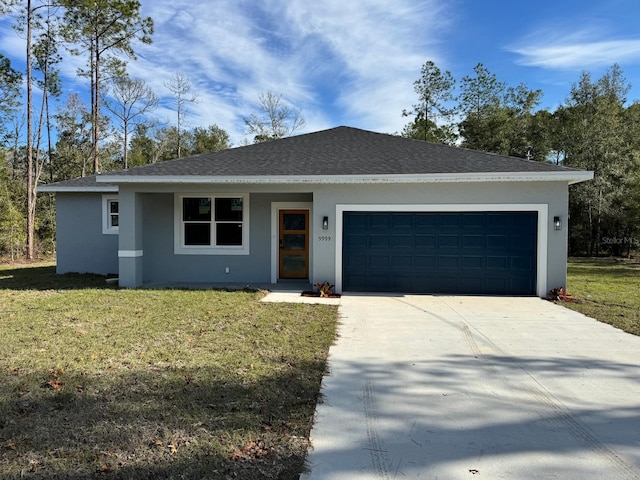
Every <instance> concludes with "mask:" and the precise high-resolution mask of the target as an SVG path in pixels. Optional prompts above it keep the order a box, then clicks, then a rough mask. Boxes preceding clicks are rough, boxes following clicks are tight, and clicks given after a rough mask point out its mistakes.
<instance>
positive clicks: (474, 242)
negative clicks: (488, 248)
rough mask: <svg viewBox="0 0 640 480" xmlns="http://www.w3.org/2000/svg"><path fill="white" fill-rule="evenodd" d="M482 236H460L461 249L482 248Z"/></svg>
mask: <svg viewBox="0 0 640 480" xmlns="http://www.w3.org/2000/svg"><path fill="white" fill-rule="evenodd" d="M484 239H485V237H484V235H462V248H465V249H467V248H483V247H484Z"/></svg>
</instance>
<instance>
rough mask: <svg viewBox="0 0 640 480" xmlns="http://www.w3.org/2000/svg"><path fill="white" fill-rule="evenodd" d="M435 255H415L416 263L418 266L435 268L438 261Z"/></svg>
mask: <svg viewBox="0 0 640 480" xmlns="http://www.w3.org/2000/svg"><path fill="white" fill-rule="evenodd" d="M437 260H438V259H437V257H436V256H435V255H416V256H415V257H414V265H415V267H416V268H431V269H435V268H436V266H437V264H438V261H437Z"/></svg>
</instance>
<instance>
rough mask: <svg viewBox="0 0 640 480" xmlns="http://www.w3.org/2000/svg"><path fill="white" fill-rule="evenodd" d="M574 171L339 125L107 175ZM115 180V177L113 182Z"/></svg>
mask: <svg viewBox="0 0 640 480" xmlns="http://www.w3.org/2000/svg"><path fill="white" fill-rule="evenodd" d="M563 171H564V172H572V171H575V170H573V169H570V168H566V167H560V166H557V165H553V164H551V163H543V162H535V161H530V160H525V159H522V158H516V157H508V156H503V155H496V154H493V153H486V152H480V151H476V150H467V149H464V148H458V147H450V146H447V145H441V144H436V143H428V142H424V141H419V140H412V139H407V138H403V137H398V136H393V135H386V134H381V133H375V132H370V131H366V130H360V129H357V128H352V127H336V128H332V129H330V130H323V131H320V132H315V133H309V134H305V135H298V136H294V137H288V138H283V139H280V140H275V141H272V142H266V143H259V144H255V145H248V146H244V147H238V148H232V149H229V150H223V151H220V152H212V153H204V154H200V155H193V156H190V157H183V158H180V159H176V160H169V161H167V162H161V163H156V164H153V165H144V166H141V167H134V168H130V169H127V170H120V171H116V172H108V173H105V176H109V177H112V178H113V177H126V176H141V177H142V176H168V177H180V176H206V177H234V176H240V177H252V176H293V175H295V176H316V175H317V176H326V175H399V174H400V175H401V174H406V175H419V174H446V173H448V174H451V173H499V172H518V173H529V172H530V173H537V172H563ZM113 180H114V181H115V182H117V178H113Z"/></svg>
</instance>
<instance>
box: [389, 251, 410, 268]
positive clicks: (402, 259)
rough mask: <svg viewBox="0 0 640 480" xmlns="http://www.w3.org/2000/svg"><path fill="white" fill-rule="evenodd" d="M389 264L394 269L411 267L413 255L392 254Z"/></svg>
mask: <svg viewBox="0 0 640 480" xmlns="http://www.w3.org/2000/svg"><path fill="white" fill-rule="evenodd" d="M391 266H392V267H393V268H394V269H395V270H400V269H405V268H413V256H411V255H393V256H392V257H391Z"/></svg>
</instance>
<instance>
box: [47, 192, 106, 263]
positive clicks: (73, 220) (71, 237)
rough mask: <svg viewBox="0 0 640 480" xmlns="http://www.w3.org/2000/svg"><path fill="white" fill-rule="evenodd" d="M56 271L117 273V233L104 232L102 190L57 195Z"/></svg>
mask: <svg viewBox="0 0 640 480" xmlns="http://www.w3.org/2000/svg"><path fill="white" fill-rule="evenodd" d="M56 257H57V263H56V272H57V273H69V272H77V273H98V274H102V275H106V274H109V273H118V235H105V234H103V233H102V194H101V193H58V194H57V195H56Z"/></svg>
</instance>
